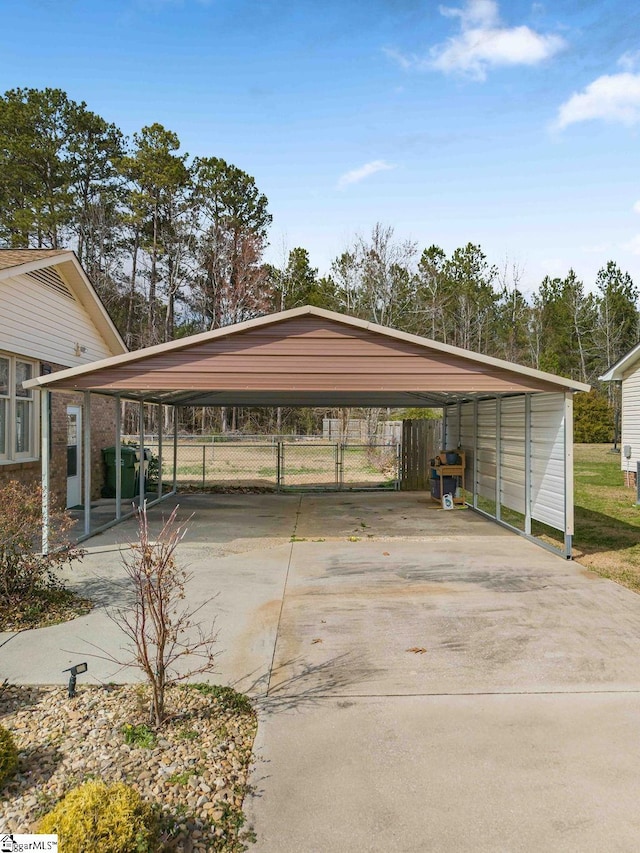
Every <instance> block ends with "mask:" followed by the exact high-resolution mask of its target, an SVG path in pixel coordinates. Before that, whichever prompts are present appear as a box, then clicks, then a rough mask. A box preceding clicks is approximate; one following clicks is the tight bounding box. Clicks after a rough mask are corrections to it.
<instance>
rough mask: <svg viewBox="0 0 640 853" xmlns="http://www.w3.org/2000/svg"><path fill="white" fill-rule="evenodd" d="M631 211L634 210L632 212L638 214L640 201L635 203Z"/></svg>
mask: <svg viewBox="0 0 640 853" xmlns="http://www.w3.org/2000/svg"><path fill="white" fill-rule="evenodd" d="M633 209H634V211H635V212H636V213H640V201H637V202H636V203H635V204H634V205H633Z"/></svg>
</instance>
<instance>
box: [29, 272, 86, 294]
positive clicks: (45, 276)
mask: <svg viewBox="0 0 640 853" xmlns="http://www.w3.org/2000/svg"><path fill="white" fill-rule="evenodd" d="M27 276H28V277H29V278H32V279H34V281H38V282H40V284H44V286H45V287H48V288H50V289H51V290H55V291H56V293H60V294H61V295H62V296H66V297H67V299H71V300H73V301H74V302H75V297H74V295H73V294H72V293H71V291H70V290H69V288H68V287H67V285H66V284H65V283H64V281H63V280H62V279H61V278H60V274H59V273H58V271H57V270H56V269H54V267H45V268H44V269H41V270H33V271H32V272H28V273H27Z"/></svg>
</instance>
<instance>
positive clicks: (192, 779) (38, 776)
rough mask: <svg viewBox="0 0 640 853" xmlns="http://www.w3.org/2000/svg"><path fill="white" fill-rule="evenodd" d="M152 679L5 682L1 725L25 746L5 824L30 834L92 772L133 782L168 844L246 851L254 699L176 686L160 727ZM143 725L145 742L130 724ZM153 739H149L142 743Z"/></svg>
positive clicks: (0, 812) (6, 793) (3, 812)
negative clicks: (152, 727)
mask: <svg viewBox="0 0 640 853" xmlns="http://www.w3.org/2000/svg"><path fill="white" fill-rule="evenodd" d="M147 708H148V693H147V689H146V687H143V686H140V685H138V686H131V685H127V686H113V685H108V686H105V687H93V686H81V687H79V688H78V695H77V696H76V697H75V698H74V699H69V698H68V696H67V691H66V688H62V687H41V686H37V687H36V686H28V687H22V686H14V685H4V686H0V723H1V724H2V725H3V726H5V727H6V728H7V729H9V730H10V731H11V733H12V734H13V736H14V738H15V741H16V745H17V747H18V750H19V752H20V755H19V767H18V773H17V775H16V776H15V777H14V778H13V779H12V780H10V781H8V782H7V783H6V784H5V786H4V788H3V790H2V792H0V798H1V799H0V827H1V828H2V830H3V831H4V832H28V831H30V830H32V828H33V827H34V824H35V823H36V822H37V820H38V819H39V818H40V817H42V815H43V814H45V813H46V812H47V811H49V810H50V809H51V808H52V807H53V806H54V805H55V803H56V802H57V801H58V800H59V799H60V798H61V797H62V796H63V795H64V794H65V793H66V792H67V791H68V790H70V789H71V788H73V787H75V786H76V785H78V784H80V783H81V782H83V781H86V780H87V779H89V778H100V779H103V780H104V781H105V782H116V781H124V782H127V783H129V784H131V785H132V786H133V787H135V788H136V789H137V790H138V791H139V792H140V794H141V795H142V796H143V797H144V798H145V799H147V800H149V801H151V802H155V803H158V804H159V805H160V806H161V808H162V811H163V816H164V823H165V824H166V827H165V832H164V840H165V845H164V848H163V849H165V850H175V851H182V853H189V851H234V853H236V851H241V850H245V849H247V846H246V843H247V842H249V841H251V840H252V833H251V831H250V830H247V829H246V828H244V826H243V824H244V817H243V814H242V803H243V799H244V795H245V791H246V784H247V774H248V769H249V765H250V761H251V750H252V746H253V739H254V737H255V732H256V716H255V712H254V711H253V709H252V708H251V706H250V705H249V703H248V700H246V698H245V697H243V696H240V695H239V694H237V693H235V692H234V691H233V690H231V689H230V688H220V687H215V686H210V685H198V686H193V685H190V686H180V687H173V688H171V689H170V690H168V692H167V708H168V709H169V713H170V715H171V716H170V719H169V720H168V722H167V723H166V724H165V725H164V726H163V728H162V729H161V730H160V731H159V732H158V733H157V734H156V733H154V732H152V731H151V732H150V731H149V730H147V729H146V728H144V724H145V723H146V722H147V721H148V711H147ZM125 725H136V726H143V728H142V729H139V730H138V732H139V734H140V737H139V738H138V739H137V744H138V745H133V744H132V745H129V744H127V743H126V742H125V736H124V732H123V726H125ZM145 735H146V739H147V745H146V746H142V745H139V744H140V741H141V740H144V739H145Z"/></svg>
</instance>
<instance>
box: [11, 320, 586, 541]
mask: <svg viewBox="0 0 640 853" xmlns="http://www.w3.org/2000/svg"><path fill="white" fill-rule="evenodd" d="M24 386H25V387H26V388H33V389H38V388H39V389H41V390H42V391H44V392H47V391H56V390H61V391H79V392H84V397H85V402H84V406H85V413H84V415H83V445H84V458H85V459H90V458H91V394H92V393H96V394H107V395H111V396H113V397H115V398H116V400H119V399H121V398H125V399H127V398H128V399H132V400H137V401H139V405H140V409H141V417H140V442H139V443H140V447H144V439H145V436H144V417H143V413H142V410H143V406H144V403H156V404H165V405H170V406H193V405H195V406H231V405H243V406H273V405H281V406H323V407H327V408H329V407H334V406H364V407H369V406H392V407H414V406H437V407H440V406H442V407H444V412H445V422H446V424H447V427H446V430H445V432H446V434H447V435H448V434H449V433H450V432H451V428H450V426H449V423H451V424H453V422H454V420H455V419H456V418H457V424H458V426H457V436H456V437H455V441H456V443H457V445H458V446H463V445H464V446H468V447H469V452H470V458H471V459H472V460H473V461H472V469H473V476H472V484H473V488H472V494H473V503H472V504H469V505H471V506H472V507H473V508H474V509H476V510H477V511H479V512H485V511H484V510H483V509H482V508H481V507H480V504H479V502H478V499H479V498H482V497H486V496H487V495H486V494H485V493H487V494H488V495H489V496H491V495H493V496H494V497H495V513H493V512H492V513H490V515H491V517H492V518H494V519H495V520H496V521H498V522H499V523H501V524H505V525H506V526H509V527H511V525H510V524H507V523H506V522H503V521H502V520H501V505H502V504H504V505H505V507H507V508H512V509H515V510H516V511H517V512H521V513H522V514H523V516H524V520H525V529H524V531H521V530H517V531H516V532H518V533H523V535H526V536H530V535H531V521H532V520H533V519H537V520H542V521H544V522H545V523H549V521H551V522H552V523H554V525H555V526H557V527H558V529H564V534H565V553H566V555H567V556H569V555H570V553H571V537H572V534H573V463H572V453H571V446H572V441H573V424H572V422H573V409H572V399H571V398H572V392H574V391H588V390H589V386H588V385H585V384H584V383H581V382H575V381H573V380H570V379H565V378H563V377H560V376H554V375H552V374H550V373H543V372H542V371H540V370H533V369H532V368H528V367H521V366H520V365H517V364H513V363H511V362H507V361H503V360H501V359H497V358H492V357H490V356H485V355H480V354H479V353H474V352H470V351H468V350H464V349H460V348H458V347H452V346H448V345H447V344H442V343H438V342H436V341H431V340H429V339H427V338H421V337H418V336H417V335H409V334H406V333H405V332H398V331H396V330H394V329H389V328H386V327H384V326H378V325H375V324H374V323H368V322H366V321H364V320H358V319H356V318H355V317H348V316H345V315H343V314H336V313H333V312H331V311H325V310H323V309H320V308H312V307H310V306H305V307H302V308H295V309H293V310H290V311H283V312H281V313H279V314H272V315H270V316H267V317H260V318H258V319H255V320H249V321H247V322H245V323H238V324H237V325H234V326H227V327H224V328H222V329H216V330H214V331H211V332H204V333H203V334H200V335H193V336H191V337H188V338H183V339H180V340H177V341H170V342H168V343H164V344H159V345H158V346H154V347H148V348H147V349H142V350H138V351H137V352H132V353H125V354H124V355H119V356H114V357H112V358H108V359H104V360H103V361H98V362H93V363H92V364H89V365H85V366H83V367H75V368H71V369H69V370H63V371H60V372H58V373H53V374H51V375H49V376H40V377H38V378H37V379H33V380H31V381H29V382H25V383H24ZM49 396H50V395H49V394H48V393H43V394H41V400H40V404H41V418H40V426H41V453H42V500H43V508H42V515H43V538H42V546H43V551H46V550H47V548H48V527H49V467H50V448H49V422H50V401H49ZM509 398H512V399H509ZM523 398H525V401H524V402H523V403H522V405H520V401H522V399H523ZM532 398H535V400H536V403H539V404H540V405H535V406H534V405H533V401H532ZM549 398H551V403H550V404H549V403H548V402H547V401H548V400H549ZM491 400H494V401H495V406H492V405H491ZM454 403H455V404H457V405H455V406H453V405H452V404H454ZM487 404H488V405H489V410H487ZM481 407H482V412H481ZM453 409H455V410H456V415H455V418H454V415H453V411H452V410H453ZM115 410H116V443H115V479H116V486H115V492H116V518H115V521H114V522H109V523H108V524H107V525H103V526H102V528H98V529H96V530H93V531H92V530H91V502H90V501H88V500H85V502H84V506H85V510H84V529H85V534H84V535H85V537H86V536H89V535H92V532H93V533H95V532H98V530H100V529H105V528H106V527H108V526H110V525H111V524H112V523H117V522H118V521H120V520H121V518H122V517H123V516H122V514H121V509H120V506H121V455H120V453H121V447H120V441H121V438H120V436H121V430H120V427H121V424H120V406H118V405H117V404H116V406H115ZM487 416H489V417H487ZM481 421H482V422H483V423H484V426H482V427H481V426H480V424H481ZM159 422H160V423H161V419H159ZM470 424H471V425H472V429H471V431H469V425H470ZM514 436H515V437H516V439H517V441H516V442H515V444H514V441H513V438H514ZM452 438H454V437H453V436H452ZM534 439H535V440H534ZM158 441H159V451H158V452H159V457H160V464H159V469H160V477H159V482H158V498H157V500H158V501H160V500H164V498H165V497H168V495H165V494H163V486H162V449H161V447H162V445H161V443H162V438H161V434H160V436H159V438H158ZM445 441H446V439H445ZM487 442H488V444H489V447H488V456H487V458H486V459H485V458H484V456H485V455H486V451H487ZM481 445H482V446H481ZM176 453H177V419H176V418H174V436H173V455H174V464H173V471H174V482H173V490H172V492H170V493H169V494H173V493H174V492H175V489H176V466H177V461H176V460H177V456H176ZM83 467H84V494H85V495H90V494H91V467H92V466H91V465H88V464H85V465H84V466H83ZM139 479H140V495H139V502H140V504H141V503H142V502H143V500H144V499H145V494H146V492H145V478H144V476H141V477H140V478H139ZM487 490H489V491H487ZM514 490H515V495H514V494H513V493H514ZM150 505H151V504H150ZM547 510H548V511H547ZM536 513H537V514H536ZM485 514H488V513H486V512H485ZM125 517H126V516H125ZM511 529H516V528H513V527H512V528H511Z"/></svg>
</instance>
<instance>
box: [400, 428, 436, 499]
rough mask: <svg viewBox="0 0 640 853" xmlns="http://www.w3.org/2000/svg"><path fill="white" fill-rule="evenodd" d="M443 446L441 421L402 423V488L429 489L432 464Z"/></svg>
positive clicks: (407, 489)
mask: <svg viewBox="0 0 640 853" xmlns="http://www.w3.org/2000/svg"><path fill="white" fill-rule="evenodd" d="M441 446H442V421H441V420H406V421H403V422H402V449H401V452H400V478H399V479H400V488H401V489H403V490H406V491H409V490H426V489H429V485H430V484H429V480H430V475H431V471H430V464H429V460H430V459H432V458H433V457H434V456H435V455H436V454H437V453H439V451H440V450H441Z"/></svg>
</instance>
